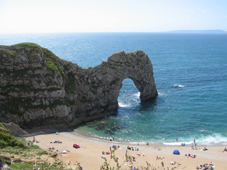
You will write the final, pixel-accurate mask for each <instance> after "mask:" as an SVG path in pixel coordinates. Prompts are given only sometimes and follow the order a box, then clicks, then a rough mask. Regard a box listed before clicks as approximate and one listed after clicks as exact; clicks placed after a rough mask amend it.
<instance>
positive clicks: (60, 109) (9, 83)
mask: <svg viewBox="0 0 227 170" xmlns="http://www.w3.org/2000/svg"><path fill="white" fill-rule="evenodd" d="M0 70H1V74H0V111H1V112H0V121H2V122H6V123H8V122H14V123H16V124H18V125H20V126H21V127H34V126H42V125H57V126H75V125H78V124H81V123H83V122H88V121H91V120H94V119H97V118H101V117H105V116H108V115H110V114H111V111H112V110H116V109H117V108H118V101H117V99H118V95H119V91H120V89H121V87H122V81H123V80H124V79H126V78H130V79H132V80H133V82H134V83H135V86H136V87H137V88H138V90H139V91H140V99H141V101H147V100H149V99H152V98H155V97H156V96H157V95H158V93H157V90H156V86H155V80H154V77H153V67H152V63H151V61H150V59H149V58H148V56H147V54H145V53H144V52H143V51H141V50H137V51H135V52H131V53H125V52H124V51H122V52H118V53H114V54H112V55H111V56H109V57H108V59H107V61H105V62H102V63H101V64H99V65H97V66H95V67H90V68H87V69H83V68H81V67H79V66H78V65H77V64H76V63H72V62H70V61H66V60H63V59H61V58H59V57H57V56H56V55H55V54H53V53H52V52H51V51H50V50H48V49H46V48H43V47H41V46H39V45H37V44H34V43H20V44H16V45H12V46H0Z"/></svg>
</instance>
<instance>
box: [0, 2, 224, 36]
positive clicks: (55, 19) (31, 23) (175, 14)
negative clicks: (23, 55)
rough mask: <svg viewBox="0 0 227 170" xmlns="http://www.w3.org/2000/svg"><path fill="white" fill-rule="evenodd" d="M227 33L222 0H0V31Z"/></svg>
mask: <svg viewBox="0 0 227 170" xmlns="http://www.w3.org/2000/svg"><path fill="white" fill-rule="evenodd" d="M172 30H224V31H227V0H0V33H59V32H163V31H172Z"/></svg>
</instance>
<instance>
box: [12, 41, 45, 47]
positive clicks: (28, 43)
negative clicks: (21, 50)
mask: <svg viewBox="0 0 227 170" xmlns="http://www.w3.org/2000/svg"><path fill="white" fill-rule="evenodd" d="M12 46H13V47H30V48H42V47H41V46H39V45H38V44H35V43H31V42H24V43H19V44H14V45H12Z"/></svg>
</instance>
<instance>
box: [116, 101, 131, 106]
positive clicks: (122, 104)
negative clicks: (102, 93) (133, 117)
mask: <svg viewBox="0 0 227 170" xmlns="http://www.w3.org/2000/svg"><path fill="white" fill-rule="evenodd" d="M118 105H119V106H120V107H131V105H130V104H125V103H122V102H118Z"/></svg>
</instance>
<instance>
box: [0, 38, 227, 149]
mask: <svg viewBox="0 0 227 170" xmlns="http://www.w3.org/2000/svg"><path fill="white" fill-rule="evenodd" d="M20 42H34V43H37V44H39V45H41V46H42V47H45V48H48V49H50V50H51V51H53V52H54V53H55V54H56V55H57V56H59V57H60V58H63V59H65V60H68V61H72V62H74V63H77V64H78V65H79V66H81V67H83V68H87V67H93V66H96V65H98V64H100V63H101V62H102V61H106V59H107V58H108V57H109V56H110V55H111V54H113V53H115V52H119V51H122V50H124V51H125V52H134V51H135V50H137V49H140V50H143V51H144V52H145V53H147V54H148V56H149V58H150V59H151V62H152V64H153V69H154V70H153V71H154V78H155V83H156V87H157V90H158V94H159V95H158V97H157V98H156V100H154V101H151V102H147V103H141V102H140V100H139V95H140V94H139V91H138V89H137V88H136V87H135V85H134V83H133V81H132V80H130V79H125V80H124V81H123V86H122V88H121V90H120V94H119V98H118V102H119V108H118V114H117V115H116V116H110V117H108V118H105V119H102V120H97V121H94V122H91V123H88V124H86V125H83V126H80V127H78V128H77V129H76V131H77V132H79V133H82V134H84V135H88V136H91V137H95V138H110V137H114V140H120V141H126V142H131V143H137V142H139V143H145V142H149V143H164V144H169V145H173V144H176V138H177V139H178V141H179V143H181V142H185V143H190V142H192V141H193V140H194V139H196V142H197V143H201V144H208V145H209V144H223V145H224V144H225V145H226V144H227V34H177V33H59V34H0V44H1V45H12V44H16V43H20ZM100 123H102V124H103V128H101V129H100V128H99V127H100Z"/></svg>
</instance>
